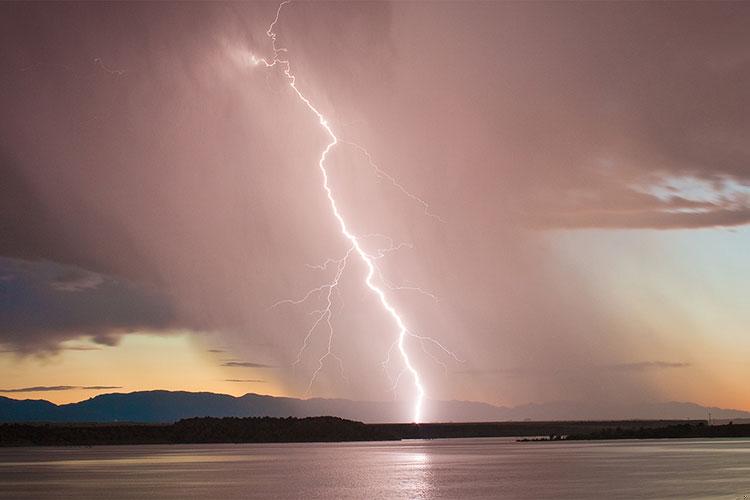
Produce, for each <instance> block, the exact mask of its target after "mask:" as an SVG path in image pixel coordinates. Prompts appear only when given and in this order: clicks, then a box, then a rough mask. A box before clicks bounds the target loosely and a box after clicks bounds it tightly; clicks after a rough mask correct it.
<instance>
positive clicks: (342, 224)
mask: <svg viewBox="0 0 750 500" xmlns="http://www.w3.org/2000/svg"><path fill="white" fill-rule="evenodd" d="M291 1H292V0H284V1H283V2H281V3H280V4H279V6H278V8H277V9H276V17H275V18H274V20H273V22H272V23H271V24H270V25H269V27H268V30H267V31H266V35H268V37H269V38H270V39H271V45H272V48H273V56H274V57H273V61H272V62H271V63H269V62H268V61H267V60H265V59H262V58H257V57H256V56H254V55H253V56H252V61H253V63H255V64H259V63H263V64H264V65H265V66H266V67H267V68H270V67H273V66H275V65H276V64H277V63H278V64H280V65H281V66H283V68H284V69H283V73H284V76H286V78H287V80H288V81H289V86H290V87H291V88H292V90H294V92H295V94H297V97H298V98H299V100H300V101H302V103H303V104H305V106H306V107H307V108H308V109H309V110H310V111H312V112H313V113H314V114H315V115H316V116H317V118H318V122H319V123H320V125H321V127H323V129H324V130H325V132H326V133H327V134H328V136H329V137H330V142H329V143H328V144H327V145H326V147H325V149H324V150H323V152H322V153H321V155H320V158H319V160H318V168H319V169H320V172H321V174H322V176H323V189H324V190H325V192H326V196H327V198H328V202H329V204H330V207H331V212H332V213H333V216H334V217H335V218H336V220H337V221H338V223H339V228H340V230H341V234H343V235H344V237H346V239H347V240H349V242H350V243H351V245H352V248H353V249H354V251H355V252H356V253H357V255H359V257H360V258H361V259H362V261H363V262H364V263H365V265H366V267H367V275H366V277H365V284H366V285H367V288H369V289H370V290H371V291H372V292H373V293H374V294H375V295H377V297H378V299H379V300H380V304H381V305H382V307H383V309H385V310H386V312H387V313H388V314H389V315H390V316H391V318H392V319H393V321H394V322H395V323H396V326H397V327H398V348H399V352H400V353H401V358H402V360H403V362H404V365H405V367H406V370H408V371H409V372H410V373H411V375H412V378H413V380H414V386H415V387H416V391H417V396H416V400H415V402H414V413H413V415H414V416H413V418H414V422H416V423H419V422H420V420H421V417H422V402H423V400H424V397H425V389H424V386H423V385H422V381H421V378H420V376H419V372H418V371H417V370H416V368H415V367H414V365H413V364H412V362H411V360H410V359H409V354H408V353H407V352H406V347H405V345H404V342H405V340H406V337H407V336H408V335H409V334H410V332H409V330H408V329H407V327H406V324H404V322H403V320H402V319H401V316H399V314H398V311H396V308H395V307H394V306H392V305H391V304H390V302H388V298H387V297H386V294H385V292H384V291H383V290H382V289H381V288H379V287H378V286H377V285H375V284H374V283H373V281H372V278H373V276H374V275H375V272H376V267H375V264H374V263H373V262H372V258H371V256H370V255H368V254H367V252H365V250H364V249H363V248H362V246H361V245H360V243H359V239H358V238H357V236H355V235H354V234H353V233H351V232H350V231H349V228H348V227H347V225H346V221H345V220H344V217H343V216H342V215H341V212H340V211H339V208H338V205H337V204H336V200H335V198H334V196H333V190H332V189H331V187H330V184H329V182H328V171H327V170H326V166H325V161H326V158H327V157H328V154H329V153H330V152H331V150H332V149H333V148H334V147H335V146H336V145H337V144H339V142H342V141H339V138H338V137H337V136H336V134H335V133H334V132H333V129H332V128H331V126H330V125H329V124H328V120H327V119H326V118H325V116H324V115H323V114H322V113H321V112H320V111H318V109H317V108H316V107H315V106H314V105H313V104H312V103H311V102H310V100H309V99H308V98H307V97H305V95H304V94H303V93H302V92H301V91H300V90H299V89H298V88H297V85H296V77H295V76H294V75H293V74H292V72H291V65H290V62H289V60H286V59H279V53H280V52H286V51H287V50H286V49H285V48H279V47H277V46H276V32H275V31H274V28H275V26H276V23H278V22H279V17H280V15H281V9H283V7H284V6H285V5H287V4H289V3H291ZM394 182H395V181H394ZM329 320H330V316H329ZM329 353H330V342H329ZM319 371H320V367H319V368H318V370H316V374H317V373H318V372H319Z"/></svg>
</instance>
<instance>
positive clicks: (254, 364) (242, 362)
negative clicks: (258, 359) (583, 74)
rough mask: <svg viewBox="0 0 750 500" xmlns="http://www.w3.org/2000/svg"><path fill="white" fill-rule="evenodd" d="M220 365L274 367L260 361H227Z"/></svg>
mask: <svg viewBox="0 0 750 500" xmlns="http://www.w3.org/2000/svg"><path fill="white" fill-rule="evenodd" d="M221 366H229V367H235V368H275V367H274V366H273V365H265V364H262V363H252V362H249V361H227V362H226V363H223V364H222V365H221Z"/></svg>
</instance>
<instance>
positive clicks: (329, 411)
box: [0, 391, 750, 423]
mask: <svg viewBox="0 0 750 500" xmlns="http://www.w3.org/2000/svg"><path fill="white" fill-rule="evenodd" d="M709 411H710V412H711V415H712V416H713V418H714V419H717V420H721V419H726V420H731V419H737V420H739V419H748V418H750V412H746V411H741V410H727V409H721V408H706V407H703V406H700V405H696V404H693V403H676V402H669V403H648V404H641V405H617V404H612V403H611V402H610V403H607V404H596V403H580V402H552V403H541V404H528V405H523V406H517V407H514V408H507V407H501V406H493V405H490V404H486V403H477V402H469V401H426V402H425V415H424V420H425V421H428V422H481V421H485V422H492V421H521V420H538V421H545V420H546V421H549V420H621V419H644V420H674V419H692V420H705V419H706V418H707V416H708V412H709ZM410 414H411V411H410V407H409V404H408V403H406V402H393V401H392V402H374V401H351V400H347V399H321V398H313V399H295V398H281V397H274V396H264V395H260V394H246V395H244V396H241V397H234V396H229V395H227V394H215V393H211V392H172V391H142V392H131V393H128V394H121V393H114V394H102V395H100V396H96V397H94V398H91V399H87V400H85V401H81V402H78V403H70V404H64V405H56V404H53V403H50V402H49V401H44V400H29V399H27V400H17V399H11V398H6V397H0V422H146V423H155V422H174V421H176V420H180V419H183V418H190V417H249V416H270V417H290V416H291V417H308V416H320V415H333V416H337V417H341V418H346V419H352V420H360V421H363V422H402V421H405V420H408V416H409V415H410Z"/></svg>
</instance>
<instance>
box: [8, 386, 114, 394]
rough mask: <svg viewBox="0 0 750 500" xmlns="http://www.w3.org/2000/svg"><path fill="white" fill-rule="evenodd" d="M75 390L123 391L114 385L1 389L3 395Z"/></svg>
mask: <svg viewBox="0 0 750 500" xmlns="http://www.w3.org/2000/svg"><path fill="white" fill-rule="evenodd" d="M74 389H84V390H91V391H100V390H107V389H122V387H120V386H114V385H86V386H80V385H50V386H46V385H40V386H34V387H19V388H15V389H0V392H2V393H16V392H56V391H72V390H74Z"/></svg>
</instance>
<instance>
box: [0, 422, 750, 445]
mask: <svg viewBox="0 0 750 500" xmlns="http://www.w3.org/2000/svg"><path fill="white" fill-rule="evenodd" d="M724 427H731V429H730V431H731V433H732V434H731V435H732V437H740V436H748V437H750V425H735V426H707V425H705V423H703V422H698V421H692V422H685V421H665V420H657V421H620V422H611V421H610V422H487V423H435V424H364V423H362V422H354V421H351V420H344V419H341V418H337V417H311V418H271V417H249V418H208V417H206V418H190V419H185V420H180V421H179V422H175V423H172V424H132V423H131V424H128V423H121V424H14V423H8V424H0V446H92V445H129V444H195V443H294V442H338V441H387V440H401V439H438V438H474V437H524V436H550V437H553V436H554V437H557V436H565V437H567V439H623V438H658V437H724V436H725V435H724V434H721V432H722V431H721V429H722V428H724ZM675 429H676V430H675ZM724 432H727V431H724Z"/></svg>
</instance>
